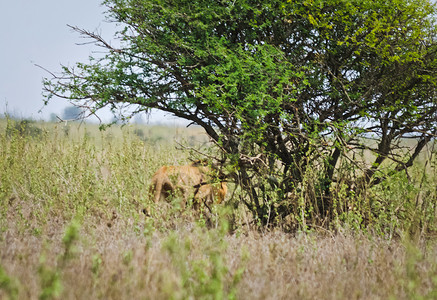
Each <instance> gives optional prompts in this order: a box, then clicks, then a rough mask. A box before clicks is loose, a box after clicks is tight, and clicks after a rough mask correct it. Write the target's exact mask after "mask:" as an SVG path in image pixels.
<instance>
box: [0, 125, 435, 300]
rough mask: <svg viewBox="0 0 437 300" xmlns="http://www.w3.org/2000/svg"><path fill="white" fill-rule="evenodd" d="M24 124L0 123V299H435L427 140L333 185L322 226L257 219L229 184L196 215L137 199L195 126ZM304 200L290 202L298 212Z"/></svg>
mask: <svg viewBox="0 0 437 300" xmlns="http://www.w3.org/2000/svg"><path fill="white" fill-rule="evenodd" d="M9 122H11V121H10V120H9ZM18 123H19V122H18ZM13 124H15V123H13ZM30 124H32V126H34V127H36V128H38V129H39V130H40V134H39V135H38V136H32V135H31V134H30V133H29V134H28V135H26V134H23V133H20V132H15V133H9V131H8V129H7V128H9V127H8V121H6V120H3V121H0V143H1V147H0V170H2V172H0V298H1V299H62V298H74V299H90V298H92V299H122V298H133V299H143V298H146V299H189V298H192V299H247V298H250V299H281V298H296V299H297V298H299V299H356V298H360V299H378V298H379V299H388V298H390V297H391V298H394V299H399V298H400V299H421V298H423V299H433V298H435V297H436V294H437V280H436V279H437V259H436V257H435V255H434V253H435V251H437V243H436V242H435V239H434V236H435V233H436V229H437V222H436V214H437V212H436V207H435V204H436V202H437V201H436V200H435V199H436V196H437V194H436V193H437V192H436V189H435V182H436V178H437V173H436V172H437V169H436V167H437V166H436V162H437V161H436V159H435V157H434V156H433V152H432V151H431V149H429V151H426V152H422V154H421V156H420V160H419V161H418V163H417V165H415V166H413V168H412V169H410V171H409V172H408V175H409V176H406V175H405V173H398V174H397V175H396V176H394V177H391V178H390V179H389V180H387V181H385V182H384V183H383V184H381V185H377V186H374V187H369V188H368V191H367V193H366V196H365V197H360V198H357V197H350V193H351V192H350V191H349V190H347V188H345V186H342V185H338V189H336V190H334V191H333V194H335V195H336V198H335V199H336V202H335V203H336V205H337V206H338V207H336V211H337V212H338V213H337V215H336V216H335V219H334V220H335V226H333V227H332V228H330V229H325V228H323V227H318V226H310V224H306V225H305V220H307V218H305V216H302V215H300V214H293V215H292V216H290V218H289V219H287V220H284V222H283V223H282V227H281V228H279V229H278V228H277V227H276V228H274V229H271V230H267V229H266V228H265V227H259V226H257V219H256V218H254V217H253V214H252V213H251V212H250V210H248V209H247V207H246V206H245V205H242V204H240V205H239V203H238V201H234V200H232V199H233V198H232V197H231V194H233V197H236V198H238V197H240V195H241V194H243V193H242V192H241V190H240V188H237V189H236V191H235V193H233V190H234V186H233V185H231V189H230V193H229V195H228V200H227V203H226V204H223V205H220V206H216V207H214V212H215V213H214V216H213V220H212V222H210V225H206V224H207V223H206V222H205V220H204V219H203V218H202V217H198V216H197V215H196V214H195V213H193V211H192V210H190V209H187V210H186V211H180V210H179V209H177V208H175V207H172V206H171V205H170V204H168V203H158V204H157V205H154V204H152V203H151V202H150V201H151V200H150V199H149V197H148V194H147V190H148V184H149V181H150V179H151V177H152V175H153V173H154V172H155V171H156V169H157V168H158V167H159V166H161V165H165V164H185V163H187V162H188V161H189V157H192V154H190V153H188V152H187V151H180V150H177V149H176V148H177V147H180V146H179V144H177V143H175V141H174V140H175V139H178V140H182V141H185V143H187V142H190V141H191V142H192V143H194V144H195V146H196V147H200V146H199V144H200V145H204V143H205V136H204V135H201V134H200V131H199V130H198V129H197V128H193V129H191V128H189V129H181V128H169V127H167V128H163V127H154V126H139V125H126V126H124V127H118V126H113V127H111V128H109V129H107V130H106V131H99V130H98V126H97V125H92V124H85V123H84V124H80V123H68V124H65V123H58V124H53V123H37V122H33V123H30ZM9 126H10V125H9ZM66 126H68V134H66V129H65V128H66ZM138 130H142V132H143V133H144V135H142V136H139V135H138V134H137V132H138ZM164 134H165V135H164ZM158 135H159V136H161V138H160V139H158V138H157V137H158ZM145 138H146V139H145ZM152 141H154V142H152ZM307 180H308V182H310V181H311V178H307ZM306 201H308V199H307V198H305V194H304V193H302V196H301V197H298V198H297V201H296V202H294V203H293V205H295V206H296V210H297V211H300V212H302V214H306V213H308V212H307V211H306V210H305V208H307V207H308V206H307V203H306ZM146 205H151V206H152V212H151V216H146V215H144V213H143V208H144V207H145V206H146ZM373 212H376V213H373ZM363 216H364V218H365V219H363ZM294 224H300V225H299V226H295V225H294ZM296 228H299V230H297V231H296Z"/></svg>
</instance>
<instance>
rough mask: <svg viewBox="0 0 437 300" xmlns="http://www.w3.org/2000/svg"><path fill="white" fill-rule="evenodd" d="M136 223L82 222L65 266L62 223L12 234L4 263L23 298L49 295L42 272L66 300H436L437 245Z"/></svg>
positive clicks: (3, 255)
mask: <svg viewBox="0 0 437 300" xmlns="http://www.w3.org/2000/svg"><path fill="white" fill-rule="evenodd" d="M89 222H90V221H89ZM135 223H136V222H134V221H133V220H131V219H129V218H126V219H118V220H114V221H113V224H112V226H111V227H108V225H107V223H106V222H102V221H101V220H94V221H92V222H90V223H88V222H87V223H86V224H83V225H82V230H80V234H79V236H80V237H79V238H78V239H77V240H76V241H75V242H74V245H73V246H72V250H71V251H72V255H71V257H69V258H68V260H67V261H66V262H63V257H64V254H65V245H64V243H63V242H62V240H63V236H64V233H63V231H62V229H63V228H64V227H62V226H61V224H58V223H56V222H54V223H53V224H51V225H52V226H53V229H52V230H51V231H48V232H47V234H44V236H40V237H35V236H33V235H29V234H20V233H18V232H15V231H14V229H8V230H7V231H6V232H5V233H4V234H3V237H4V240H3V241H2V243H1V247H0V257H1V264H2V266H3V268H4V270H5V272H6V274H8V276H9V277H11V278H14V279H15V283H14V284H16V287H17V296H18V298H19V299H37V298H38V296H39V295H41V294H42V292H43V288H42V280H43V279H42V277H43V276H47V275H42V274H41V273H42V272H41V268H43V269H45V272H46V273H50V272H56V273H57V275H58V276H59V278H58V280H59V284H61V286H62V288H59V290H58V292H59V294H58V297H59V298H62V299H128V298H131V299H170V298H171V299H188V298H194V299H212V298H215V299H225V298H236V299H389V298H390V297H393V298H394V299H418V298H419V297H420V296H424V298H427V299H433V298H435V297H436V296H437V294H436V292H437V289H436V288H437V287H436V284H437V282H436V279H437V261H436V256H435V254H436V251H437V245H435V243H423V244H418V245H413V244H411V243H409V242H401V241H395V240H392V241H387V240H383V239H372V238H369V237H367V236H364V235H358V236H356V235H353V234H342V233H338V234H336V235H335V236H330V235H321V234H300V235H297V236H294V235H291V234H286V233H283V232H269V233H264V234H261V233H258V232H256V231H247V232H245V233H244V234H241V235H238V234H224V233H222V232H220V230H219V229H209V230H206V229H204V228H202V227H199V226H197V225H194V224H192V223H186V222H181V223H179V224H177V228H175V229H172V230H164V231H162V232H161V231H158V230H153V232H148V231H147V230H145V229H146V228H145V227H147V225H144V224H147V221H146V220H143V221H141V222H138V223H137V225H135ZM138 224H140V225H138ZM52 226H51V227H52ZM136 226H137V228H136ZM138 226H139V227H138ZM149 228H152V227H149ZM41 257H45V259H46V260H45V262H42V261H41ZM2 294H3V296H5V293H4V292H3V293H1V292H0V295H2ZM55 295H56V294H55ZM55 298H56V297H55Z"/></svg>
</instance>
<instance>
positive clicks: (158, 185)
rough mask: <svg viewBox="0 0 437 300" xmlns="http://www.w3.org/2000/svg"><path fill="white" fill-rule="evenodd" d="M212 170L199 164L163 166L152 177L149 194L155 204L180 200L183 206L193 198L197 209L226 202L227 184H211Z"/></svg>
mask: <svg viewBox="0 0 437 300" xmlns="http://www.w3.org/2000/svg"><path fill="white" fill-rule="evenodd" d="M211 172H212V170H211V168H210V167H209V166H204V165H201V164H199V163H192V164H190V165H185V166H163V167H161V168H159V169H158V171H156V173H155V174H154V175H153V177H152V182H151V185H150V190H149V194H150V196H151V197H152V198H153V201H154V202H155V203H157V202H159V201H161V200H169V199H170V198H171V197H175V198H180V199H181V200H182V206H185V204H186V203H187V201H188V200H189V199H190V198H192V199H193V206H194V208H195V209H198V208H200V206H201V205H202V204H205V205H206V206H208V207H209V205H210V204H212V203H214V202H215V203H221V202H223V201H224V199H225V197H226V193H227V185H226V182H211V180H212V178H211Z"/></svg>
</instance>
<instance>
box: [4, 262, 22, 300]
mask: <svg viewBox="0 0 437 300" xmlns="http://www.w3.org/2000/svg"><path fill="white" fill-rule="evenodd" d="M18 287H19V286H18V283H17V281H16V280H15V278H11V277H10V276H8V275H7V274H6V271H5V269H4V268H3V266H2V265H0V292H1V291H2V290H3V291H4V292H5V296H6V297H7V298H6V299H11V300H12V299H17V298H18ZM0 295H1V293H0Z"/></svg>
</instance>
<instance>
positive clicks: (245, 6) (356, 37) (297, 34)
mask: <svg viewBox="0 0 437 300" xmlns="http://www.w3.org/2000/svg"><path fill="white" fill-rule="evenodd" d="M103 5H105V6H106V7H107V8H108V14H107V16H108V19H109V20H111V21H115V22H116V23H118V24H119V25H120V30H119V31H118V32H117V33H116V37H117V38H118V39H119V40H120V41H121V45H120V48H114V47H113V46H111V44H110V43H107V42H105V41H104V39H102V38H101V37H100V36H99V35H98V34H95V33H92V32H88V31H85V30H81V29H79V28H74V29H76V30H77V31H78V32H79V33H81V34H83V35H85V36H87V37H90V38H92V39H94V40H95V41H96V43H97V44H98V45H100V46H103V47H104V48H106V49H107V50H108V52H107V54H106V55H105V56H104V57H101V58H98V59H96V58H92V59H91V63H89V64H83V63H79V64H77V66H76V67H74V68H71V69H70V68H68V67H64V68H63V74H62V76H59V77H58V78H56V77H55V78H52V79H49V80H45V83H44V86H45V87H44V88H45V91H46V96H47V98H48V99H50V97H52V96H53V95H57V96H63V97H65V98H67V99H69V100H70V101H71V102H72V103H76V104H77V103H83V102H86V103H85V105H84V106H86V107H89V108H90V110H91V113H94V112H95V111H97V110H99V109H101V108H103V107H110V108H111V109H113V111H117V107H118V106H120V107H123V106H124V105H126V104H127V105H133V106H134V110H133V113H132V114H135V113H137V112H143V111H149V110H150V109H151V108H156V109H160V110H163V111H166V112H169V113H172V114H174V115H176V116H178V117H182V118H185V119H187V120H189V121H192V122H193V123H195V124H198V125H200V126H202V127H203V128H204V129H205V131H206V132H207V134H208V135H209V136H210V137H211V138H212V139H213V140H214V141H215V142H216V144H217V146H218V149H219V152H218V154H216V155H213V157H214V159H215V160H216V161H219V162H220V164H222V165H223V164H227V165H230V166H232V168H231V169H232V170H231V172H229V174H227V176H228V178H230V179H232V180H233V181H234V182H235V183H236V184H238V185H239V186H241V187H242V191H243V193H245V195H242V197H241V203H244V204H245V205H246V207H247V208H248V209H249V210H250V211H251V212H252V214H253V216H254V218H256V219H258V220H259V222H260V224H261V225H264V226H270V225H278V222H277V220H281V219H284V218H286V217H287V216H288V215H290V214H292V213H294V211H295V210H294V209H293V205H292V204H291V202H290V201H288V196H287V195H289V194H290V193H295V194H299V193H300V191H301V190H304V189H306V188H307V186H306V183H305V181H306V178H307V176H308V175H307V172H309V173H311V174H317V175H316V176H314V177H312V178H313V179H314V180H316V182H314V184H313V187H314V189H313V193H312V196H311V197H314V198H313V199H307V200H310V202H311V203H314V205H313V209H314V210H315V211H316V214H318V217H317V218H313V219H312V220H313V221H314V220H316V219H317V220H318V221H317V222H316V223H317V224H314V225H320V224H330V223H331V222H332V221H334V220H335V216H336V214H337V213H336V212H335V208H334V203H335V201H336V199H334V198H335V197H334V195H333V194H332V190H333V189H332V186H334V185H335V182H340V181H342V182H343V184H346V185H349V188H350V189H352V186H353V184H352V182H358V181H359V182H361V183H360V185H359V187H358V188H357V189H355V191H354V193H357V195H358V194H361V193H364V190H363V187H369V186H372V185H377V184H379V183H381V182H382V181H383V180H384V178H386V177H383V176H380V175H381V172H383V173H384V170H383V168H384V167H385V166H384V164H383V162H385V161H389V162H390V163H392V168H391V173H385V174H386V175H388V177H389V176H391V175H393V174H395V173H397V172H400V171H402V170H405V169H407V168H409V167H410V166H411V165H412V163H413V162H414V161H415V160H416V158H417V156H418V154H419V153H420V151H421V150H422V149H424V147H425V146H426V145H427V144H428V142H429V141H430V140H431V137H432V136H434V134H435V132H436V130H437V129H436V122H435V115H436V113H437V107H436V106H435V103H434V102H435V92H434V91H435V87H436V84H437V68H436V67H437V65H436V49H437V45H436V40H437V39H436V33H437V32H436V30H435V24H436V22H435V21H436V20H435V15H436V14H435V13H436V7H435V4H433V3H432V2H431V1H429V0H416V1H409V0H393V1H389V2H387V1H381V0H367V1H345V0H328V1H326V0H323V1H321V0H312V1H219V2H210V1H200V0H199V1H194V2H187V1H182V0H181V1H161V0H159V1H158V0H133V1H124V0H105V1H103ZM126 117H127V118H129V115H128V116H126ZM137 134H141V133H140V132H139V131H138V132H137ZM404 138H409V139H411V138H415V140H414V141H415V143H414V144H413V145H411V147H410V148H411V150H410V151H409V152H407V153H406V154H405V155H403V157H402V159H398V155H399V152H402V148H401V147H400V146H399V145H400V141H401V140H402V139H404ZM369 139H375V141H376V142H375V144H373V145H372V146H369V143H368V142H367V141H368V140H369ZM363 150H366V151H369V152H371V153H373V154H374V155H375V156H374V158H373V161H370V162H367V164H362V165H361V167H357V164H360V163H361V161H360V160H359V159H355V157H356V156H357V155H358V154H359V153H360V152H361V151H363ZM216 153H217V152H216ZM210 157H211V156H210ZM345 159H349V160H352V164H351V165H355V166H354V167H353V168H352V169H351V172H350V173H348V174H346V173H343V172H341V170H340V169H339V168H338V166H339V165H340V162H341V161H342V160H345ZM359 169H360V172H357V171H358V170H359ZM228 171H229V170H228ZM342 176H345V177H346V178H351V177H352V180H349V182H346V181H345V180H344V178H342ZM309 195H310V194H308V193H307V194H306V197H307V196H309ZM307 200H305V201H307ZM339 205H340V206H343V205H344V203H339ZM337 207H338V206H337ZM358 215H359V213H358ZM302 216H303V217H304V216H306V214H304V215H302ZM350 217H352V213H351V212H348V213H347V214H346V215H343V216H342V217H341V218H350ZM357 217H358V219H359V218H360V217H359V216H357ZM353 218H355V217H353ZM313 221H311V222H313Z"/></svg>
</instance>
